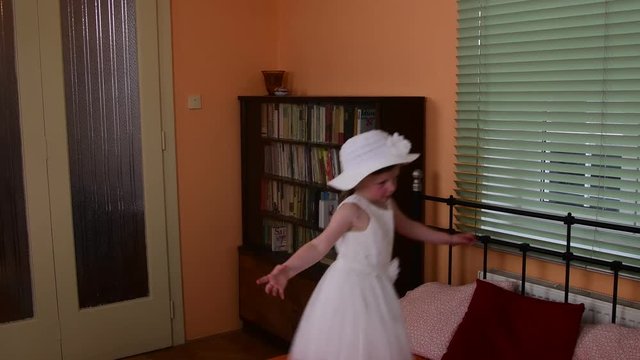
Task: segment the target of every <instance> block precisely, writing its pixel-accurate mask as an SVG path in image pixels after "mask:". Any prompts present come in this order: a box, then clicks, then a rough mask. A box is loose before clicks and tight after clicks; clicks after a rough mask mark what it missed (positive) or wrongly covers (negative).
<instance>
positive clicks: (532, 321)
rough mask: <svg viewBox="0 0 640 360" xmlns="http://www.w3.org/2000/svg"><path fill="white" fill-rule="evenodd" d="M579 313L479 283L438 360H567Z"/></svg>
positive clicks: (576, 308)
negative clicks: (447, 345) (445, 349)
mask: <svg viewBox="0 0 640 360" xmlns="http://www.w3.org/2000/svg"><path fill="white" fill-rule="evenodd" d="M476 281H477V280H476ZM583 312H584V304H570V303H561V302H553V301H547V300H540V299H536V298H531V297H526V296H523V295H520V294H516V293H514V292H511V291H507V290H505V289H503V288H500V287H498V286H495V285H493V284H490V283H487V282H481V281H480V282H478V285H477V286H476V290H475V291H474V293H473V297H472V298H471V303H469V308H468V310H467V313H466V314H465V315H464V319H462V322H461V323H460V325H459V326H458V328H457V329H456V332H455V334H454V335H453V338H452V339H451V342H449V347H448V348H447V352H446V353H445V354H444V356H443V357H442V358H443V359H447V360H459V359H460V360H466V359H520V360H525V359H527V360H529V359H531V360H538V359H549V358H551V357H552V358H553V359H556V360H560V359H566V360H571V357H572V356H573V351H574V349H575V346H576V341H577V340H578V335H579V333H580V320H581V319H582V313H583Z"/></svg>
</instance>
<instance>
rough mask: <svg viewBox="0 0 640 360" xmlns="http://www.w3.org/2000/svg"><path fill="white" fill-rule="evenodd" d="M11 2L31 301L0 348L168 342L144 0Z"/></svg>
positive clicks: (5, 327)
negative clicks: (29, 310) (26, 313)
mask: <svg viewBox="0 0 640 360" xmlns="http://www.w3.org/2000/svg"><path fill="white" fill-rule="evenodd" d="M13 4H14V7H15V29H16V39H17V41H16V54H17V56H16V59H17V61H16V64H17V68H18V71H17V73H18V84H19V86H18V87H19V91H18V93H19V98H20V101H19V108H20V123H21V130H22V133H23V135H22V137H23V145H22V147H23V149H24V154H23V162H24V168H25V169H24V175H25V182H24V183H25V198H26V201H25V203H26V213H27V216H26V217H27V219H28V221H27V223H28V233H29V248H30V250H31V251H30V254H29V259H30V276H31V279H32V281H31V282H32V288H33V289H32V290H33V296H32V298H33V309H34V311H33V314H32V316H30V317H27V318H26V319H22V320H20V321H11V322H6V323H3V324H2V325H0V336H2V340H1V341H2V343H1V344H2V346H1V347H0V358H42V359H55V358H59V357H60V356H61V357H62V358H63V359H112V358H118V357H123V356H126V355H131V354H136V353H141V352H145V351H149V350H153V349H157V348H161V347H167V346H170V345H171V307H170V304H171V303H170V298H169V281H168V279H169V274H168V264H167V242H166V227H165V211H164V210H165V197H164V195H165V193H164V183H163V179H164V177H163V159H162V156H163V154H162V141H161V135H162V128H161V113H160V84H159V78H160V77H159V65H158V64H159V61H158V39H157V34H158V28H157V19H156V14H157V11H156V4H155V2H154V1H133V0H125V1H120V0H91V1H87V0H85V1H76V0H56V1H49V0H20V1H15V0H14V1H13ZM116 72H120V73H124V76H123V75H115V73H116ZM5 335H6V337H5ZM5 339H15V341H13V340H12V341H11V342H10V341H6V342H5ZM34 344H38V345H37V346H34ZM43 344H44V345H48V346H42V345H43ZM41 347H42V348H43V349H39V348H41ZM34 348H35V349H34ZM44 348H46V350H45V349H44ZM5 353H7V354H8V356H6V357H5Z"/></svg>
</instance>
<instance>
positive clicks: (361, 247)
mask: <svg viewBox="0 0 640 360" xmlns="http://www.w3.org/2000/svg"><path fill="white" fill-rule="evenodd" d="M410 149H411V143H409V141H408V140H406V139H404V137H402V136H400V135H398V133H395V134H393V136H391V135H389V134H387V133H386V132H384V131H381V130H371V131H368V132H365V133H362V134H359V135H356V136H354V137H352V138H350V139H349V140H347V141H346V142H345V143H344V145H342V148H341V149H340V162H341V165H342V169H343V171H342V173H341V174H340V175H338V176H337V177H335V178H334V179H333V180H331V181H330V182H329V186H331V187H333V188H336V189H338V190H351V189H355V192H354V193H353V195H351V196H349V197H348V198H346V199H345V200H344V201H343V202H342V203H341V204H340V205H339V206H338V209H337V210H336V212H335V214H334V215H333V217H332V218H331V220H330V222H329V225H328V226H327V228H326V229H325V230H324V231H323V232H322V233H321V234H320V235H318V236H317V237H316V238H315V239H313V240H312V241H310V242H309V243H307V244H305V245H304V246H302V247H301V248H300V249H299V250H298V251H296V253H295V254H293V255H292V256H291V257H290V258H289V259H288V260H287V261H286V262H285V263H284V264H281V265H277V266H276V267H275V268H274V269H273V270H272V271H271V273H270V274H268V275H266V276H263V277H261V278H260V279H258V280H257V283H258V284H266V286H265V292H267V293H268V294H271V295H274V296H276V295H277V296H280V297H281V298H282V299H284V289H285V287H286V286H287V282H288V281H289V279H291V278H292V277H293V276H295V275H296V274H298V273H299V272H301V271H303V270H305V269H306V268H308V267H309V266H311V265H313V264H315V263H316V262H317V261H319V260H320V259H322V258H323V257H324V256H325V254H327V252H328V251H329V250H330V249H331V248H332V247H333V246H334V244H335V246H336V250H337V253H338V256H337V258H336V260H335V261H334V262H333V263H332V264H331V265H330V266H329V268H328V269H327V271H326V272H325V273H324V275H323V277H322V279H320V281H319V282H318V285H317V286H316V288H315V290H314V292H313V294H312V296H311V298H310V299H309V302H308V304H307V307H306V308H305V311H304V313H303V315H302V318H301V320H300V323H299V325H298V328H297V330H296V334H295V336H294V338H293V343H292V345H291V351H290V354H289V359H290V360H365V359H367V360H371V359H376V360H405V359H407V360H408V359H411V350H410V348H409V342H408V340H407V335H406V331H405V326H404V320H403V317H402V312H401V310H400V303H399V301H398V297H397V294H396V292H395V290H394V288H393V282H394V281H395V277H396V276H397V273H398V265H397V259H394V261H390V260H391V251H392V248H393V237H394V231H397V232H398V233H400V234H402V235H404V236H406V237H409V238H413V239H416V240H420V241H425V242H427V241H428V242H432V243H437V244H470V243H472V242H473V241H475V237H474V236H473V235H472V234H455V235H450V234H447V233H444V232H439V231H436V230H433V229H430V228H428V227H427V226H425V225H424V224H422V223H419V222H417V221H414V220H411V219H410V218H408V217H407V216H406V215H405V214H404V213H402V211H400V209H399V208H398V207H397V205H396V203H395V201H394V200H393V198H392V197H391V195H392V194H393V193H394V192H395V190H396V178H397V176H398V173H399V171H400V166H401V165H402V164H406V163H409V162H412V161H413V160H415V159H416V158H417V157H418V156H419V155H418V154H410V153H409V150H410Z"/></svg>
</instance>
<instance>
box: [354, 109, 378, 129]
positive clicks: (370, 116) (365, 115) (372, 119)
mask: <svg viewBox="0 0 640 360" xmlns="http://www.w3.org/2000/svg"><path fill="white" fill-rule="evenodd" d="M356 114H357V115H356V116H357V118H356V134H362V133H364V132H367V131H369V130H373V129H375V128H376V109H375V108H362V109H358V110H357V112H356Z"/></svg>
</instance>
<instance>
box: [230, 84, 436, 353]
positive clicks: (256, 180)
mask: <svg viewBox="0 0 640 360" xmlns="http://www.w3.org/2000/svg"><path fill="white" fill-rule="evenodd" d="M238 99H239V101H240V114H241V116H240V121H241V139H242V141H241V146H242V221H243V241H242V245H241V246H240V249H239V260H240V261H239V263H240V265H239V266H240V269H239V270H240V299H239V300H240V317H241V319H242V320H243V321H245V322H249V323H251V324H252V325H257V326H259V327H261V328H263V329H265V330H267V331H269V332H271V333H273V334H274V335H277V336H279V337H281V338H283V339H285V340H287V341H290V340H291V336H292V335H293V333H294V331H295V328H296V326H297V323H298V320H299V319H300V316H301V315H302V311H303V310H304V306H305V305H306V302H307V300H308V298H309V296H310V295H311V292H312V291H313V288H314V286H315V283H316V282H317V281H318V280H319V278H320V277H321V276H322V273H323V272H324V271H325V269H326V267H327V266H328V265H327V264H329V263H330V262H331V261H332V257H333V256H335V252H333V255H331V256H329V258H326V259H324V260H323V261H322V262H321V263H318V264H316V265H314V266H312V267H311V268H309V269H308V270H306V271H304V272H302V273H301V274H299V275H298V276H296V277H295V278H293V279H292V280H291V281H290V282H289V284H288V287H287V291H286V298H285V300H284V301H283V300H280V299H279V298H273V297H271V296H268V295H266V294H264V291H263V289H262V288H261V287H259V286H257V285H256V284H255V280H256V279H257V278H258V277H260V276H263V275H265V274H267V273H268V272H269V271H271V269H272V268H273V267H274V266H275V265H276V264H279V263H282V262H284V261H285V260H286V259H287V258H288V257H289V256H290V255H291V252H294V251H295V250H296V249H297V248H299V247H300V246H302V245H303V244H304V243H305V242H306V241H308V240H310V239H312V238H313V237H314V235H315V234H317V233H318V232H320V231H322V228H321V226H322V221H323V220H325V222H326V220H327V219H326V218H327V216H328V214H327V213H325V214H324V215H321V214H320V208H321V207H323V206H324V207H326V206H325V205H327V204H329V205H332V204H335V203H336V202H335V201H334V200H332V199H334V198H335V199H337V201H338V202H339V201H340V200H341V199H343V198H344V197H345V196H346V195H347V194H345V193H340V192H338V191H336V190H335V189H332V188H329V187H328V186H327V185H326V182H327V181H328V180H330V179H331V178H332V177H333V176H335V175H337V174H338V173H339V171H340V168H339V159H338V151H339V149H340V145H341V144H342V143H344V141H346V140H347V139H348V138H349V137H350V136H353V135H354V134H357V133H358V132H359V131H365V130H368V129H371V128H378V129H382V130H385V131H387V132H389V133H393V132H398V133H400V134H401V135H403V136H405V137H406V138H407V139H408V140H409V141H411V144H412V148H411V151H412V152H419V153H421V154H424V150H425V148H424V135H425V132H424V122H425V106H426V99H425V98H424V97H408V96H407V97H404V96H398V97H386V96H385V97H339V96H321V97H314V96H283V97H278V96H240V97H239V98H238ZM423 165H424V158H423V157H420V158H419V159H418V160H417V161H415V162H414V163H412V164H410V165H408V166H407V167H406V168H405V169H403V170H402V171H401V174H400V176H399V179H398V190H397V191H396V194H395V195H394V198H395V199H396V201H397V202H398V204H399V206H400V207H401V208H403V209H404V210H405V212H406V213H410V209H411V208H410V207H411V205H412V203H411V201H412V199H411V181H412V178H411V172H412V171H413V170H414V169H420V170H424V169H423ZM321 199H325V200H323V205H320V202H321ZM326 199H329V200H326ZM274 239H276V240H278V241H275V244H274V241H272V240H274ZM284 239H289V241H290V242H291V243H290V244H288V246H284V245H282V243H283V241H284ZM273 249H280V251H272V250H273ZM394 256H397V257H399V258H400V264H401V271H400V274H399V276H398V280H397V281H396V283H395V286H396V290H397V292H398V294H399V295H400V296H402V295H404V293H405V292H406V291H408V290H411V289H413V288H415V287H416V286H418V285H420V284H421V283H422V281H423V279H422V274H423V245H422V244H421V243H418V242H415V241H410V240H407V239H404V238H402V237H401V236H396V239H395V242H394Z"/></svg>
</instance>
